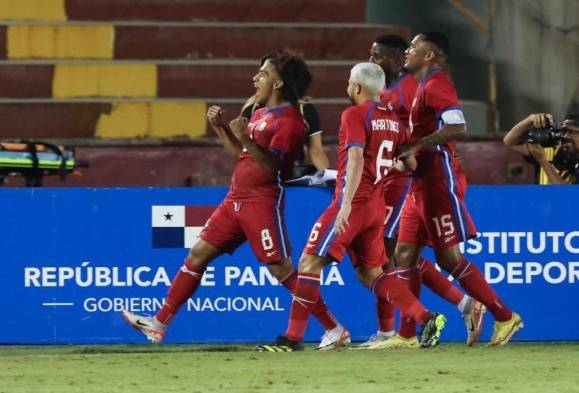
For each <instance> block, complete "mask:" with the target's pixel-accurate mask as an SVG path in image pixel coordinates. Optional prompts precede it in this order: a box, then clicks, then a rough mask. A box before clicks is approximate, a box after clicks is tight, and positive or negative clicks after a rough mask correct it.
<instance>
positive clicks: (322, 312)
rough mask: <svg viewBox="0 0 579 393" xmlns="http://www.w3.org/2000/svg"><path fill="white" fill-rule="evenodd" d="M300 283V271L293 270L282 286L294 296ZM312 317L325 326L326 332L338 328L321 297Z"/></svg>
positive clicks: (282, 282) (282, 281)
mask: <svg viewBox="0 0 579 393" xmlns="http://www.w3.org/2000/svg"><path fill="white" fill-rule="evenodd" d="M297 281H298V271H297V270H295V269H294V270H293V271H292V272H291V273H290V274H289V275H288V276H287V277H286V278H284V279H283V280H281V284H282V285H283V286H284V287H286V288H287V289H288V290H289V291H290V292H291V293H292V294H293V293H294V291H295V288H296V284H297ZM312 315H313V316H314V317H316V319H317V320H318V321H319V322H320V324H321V325H322V326H323V328H324V330H332V329H334V328H335V327H336V326H338V322H337V321H336V318H335V317H334V315H333V314H332V313H331V312H330V310H329V309H328V306H327V305H326V303H325V302H324V299H322V297H321V296H320V297H319V298H318V302H317V303H316V305H315V307H314V309H313V310H312Z"/></svg>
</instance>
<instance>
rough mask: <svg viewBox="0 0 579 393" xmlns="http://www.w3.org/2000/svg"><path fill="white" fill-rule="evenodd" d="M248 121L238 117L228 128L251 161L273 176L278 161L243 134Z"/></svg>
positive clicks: (278, 165)
mask: <svg viewBox="0 0 579 393" xmlns="http://www.w3.org/2000/svg"><path fill="white" fill-rule="evenodd" d="M247 123H248V120H247V119H246V118H245V117H242V116H239V117H237V118H235V119H233V120H231V121H230V122H229V128H230V129H231V132H232V133H233V135H234V137H235V138H237V140H238V142H239V143H240V144H241V146H243V147H244V148H245V149H247V152H248V153H249V154H250V155H251V156H252V157H253V159H254V160H255V161H256V162H257V163H258V164H259V165H260V166H261V167H262V168H263V169H265V170H266V171H269V172H271V173H273V174H275V173H276V172H277V171H278V170H279V168H280V160H279V159H278V157H277V156H276V155H275V154H274V153H273V152H271V151H270V150H268V149H266V148H264V147H262V146H259V145H258V144H257V143H256V142H255V141H254V140H253V139H251V138H250V137H249V134H247V132H245V130H246V128H247Z"/></svg>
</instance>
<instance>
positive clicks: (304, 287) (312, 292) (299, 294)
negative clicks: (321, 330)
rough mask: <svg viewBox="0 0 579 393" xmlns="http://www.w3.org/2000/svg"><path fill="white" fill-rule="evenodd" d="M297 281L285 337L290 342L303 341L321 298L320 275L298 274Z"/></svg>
mask: <svg viewBox="0 0 579 393" xmlns="http://www.w3.org/2000/svg"><path fill="white" fill-rule="evenodd" d="M296 281H297V283H296V286H295V290H294V293H293V300H292V306H291V309H290V317H289V324H288V327H287V330H286V333H285V336H286V337H287V338H288V339H290V340H294V341H302V340H303V339H304V333H305V331H306V326H307V324H308V318H309V316H310V314H311V313H312V311H313V310H314V308H315V307H316V305H317V303H318V300H319V298H320V275H319V274H312V273H298V276H297V280H296Z"/></svg>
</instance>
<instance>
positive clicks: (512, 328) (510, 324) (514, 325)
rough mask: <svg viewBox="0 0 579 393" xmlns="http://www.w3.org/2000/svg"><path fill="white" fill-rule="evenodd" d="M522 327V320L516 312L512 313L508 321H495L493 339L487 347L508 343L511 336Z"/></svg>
mask: <svg viewBox="0 0 579 393" xmlns="http://www.w3.org/2000/svg"><path fill="white" fill-rule="evenodd" d="M523 326H524V325H523V319H522V318H521V316H520V315H519V314H517V313H516V312H513V316H512V317H511V319H509V320H508V321H504V322H497V321H495V327H494V331H493V337H492V338H491V341H490V342H489V347H498V346H503V345H506V344H507V343H508V342H509V341H510V339H511V337H513V335H514V334H515V333H516V332H517V331H518V330H519V329H522V328H523Z"/></svg>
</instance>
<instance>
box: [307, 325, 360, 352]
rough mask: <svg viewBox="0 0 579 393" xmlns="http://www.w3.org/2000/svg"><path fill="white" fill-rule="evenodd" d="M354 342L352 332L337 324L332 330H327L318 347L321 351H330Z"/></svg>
mask: <svg viewBox="0 0 579 393" xmlns="http://www.w3.org/2000/svg"><path fill="white" fill-rule="evenodd" d="M351 342H352V339H351V338H350V332H348V331H347V330H346V328H344V327H343V326H341V325H338V326H336V327H335V328H333V329H332V330H326V332H325V333H324V335H323V336H322V341H321V342H320V345H318V347H317V348H316V349H317V350H319V351H328V350H330V349H336V348H340V347H344V346H346V345H349V344H350V343H351Z"/></svg>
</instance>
